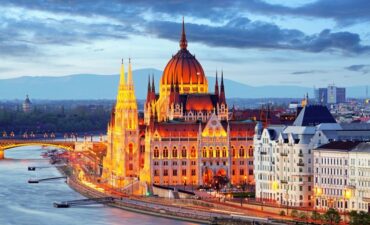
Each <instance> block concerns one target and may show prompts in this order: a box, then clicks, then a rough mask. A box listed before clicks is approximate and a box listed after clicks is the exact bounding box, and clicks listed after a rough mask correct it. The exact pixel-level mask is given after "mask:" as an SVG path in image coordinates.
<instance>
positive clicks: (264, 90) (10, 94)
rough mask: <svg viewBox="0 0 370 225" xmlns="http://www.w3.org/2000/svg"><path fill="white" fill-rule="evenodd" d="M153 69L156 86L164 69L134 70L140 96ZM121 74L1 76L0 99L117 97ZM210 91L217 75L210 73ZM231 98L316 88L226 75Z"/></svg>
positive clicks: (354, 93) (360, 90)
mask: <svg viewBox="0 0 370 225" xmlns="http://www.w3.org/2000/svg"><path fill="white" fill-rule="evenodd" d="M152 73H154V76H155V84H156V90H157V91H158V84H159V79H160V77H161V75H162V71H160V70H156V69H140V70H134V71H133V77H134V83H135V91H136V96H137V98H138V99H145V98H146V92H147V82H148V74H152ZM118 81H119V76H118V75H95V74H76V75H68V76H61V77H50V76H34V77H31V76H24V77H19V78H11V79H1V80H0V99H24V98H25V95H26V94H29V95H30V98H31V99H32V98H33V99H51V100H60V99H115V97H116V94H117V87H118ZM208 81H209V87H210V89H209V90H210V91H212V90H213V87H214V82H215V79H214V77H208ZM225 88H226V95H227V97H228V98H269V97H275V98H297V97H298V98H299V97H300V96H303V95H304V94H305V93H306V92H308V93H309V94H310V96H313V89H312V88H309V87H300V86H288V85H284V86H272V85H271V86H258V87H255V86H249V85H246V84H242V83H239V82H236V81H232V80H228V79H225ZM364 90H365V89H364V87H349V88H347V96H348V97H363V96H364V93H365V91H364Z"/></svg>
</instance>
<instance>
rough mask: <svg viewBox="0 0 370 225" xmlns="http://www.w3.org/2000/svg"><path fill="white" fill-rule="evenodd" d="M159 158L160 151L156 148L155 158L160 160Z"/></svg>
mask: <svg viewBox="0 0 370 225" xmlns="http://www.w3.org/2000/svg"><path fill="white" fill-rule="evenodd" d="M158 157H159V150H158V147H155V148H154V158H158Z"/></svg>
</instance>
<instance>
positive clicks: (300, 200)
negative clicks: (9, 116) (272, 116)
mask: <svg viewBox="0 0 370 225" xmlns="http://www.w3.org/2000/svg"><path fill="white" fill-rule="evenodd" d="M340 129H341V127H340V125H339V124H337V123H336V122H335V120H334V118H333V117H332V115H331V114H330V112H329V111H328V109H327V108H326V107H325V106H318V105H308V106H306V107H304V108H303V109H302V110H301V112H300V113H299V115H298V117H297V119H296V120H295V122H294V124H293V125H292V126H287V127H281V126H280V127H277V126H271V127H268V128H266V129H264V130H261V127H260V126H258V125H257V126H256V134H255V137H254V151H255V153H254V156H255V157H254V166H255V182H256V197H257V198H259V199H262V200H263V201H272V202H275V203H277V204H280V205H289V206H295V207H312V206H313V177H312V176H313V155H312V149H314V148H316V147H318V146H319V145H321V144H323V143H327V142H329V141H330V140H331V138H332V137H331V136H332V135H333V133H335V131H336V130H340Z"/></svg>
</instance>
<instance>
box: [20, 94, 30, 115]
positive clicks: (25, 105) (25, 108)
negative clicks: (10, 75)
mask: <svg viewBox="0 0 370 225" xmlns="http://www.w3.org/2000/svg"><path fill="white" fill-rule="evenodd" d="M31 107H32V103H31V101H30V98H29V97H28V95H26V99H25V100H24V102H23V104H22V109H23V112H25V113H29V112H31Z"/></svg>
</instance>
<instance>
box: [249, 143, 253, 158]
mask: <svg viewBox="0 0 370 225" xmlns="http://www.w3.org/2000/svg"><path fill="white" fill-rule="evenodd" d="M249 157H253V146H252V145H251V146H249Z"/></svg>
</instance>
